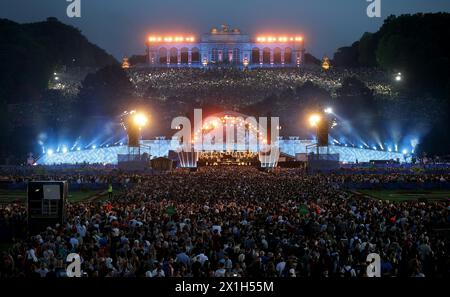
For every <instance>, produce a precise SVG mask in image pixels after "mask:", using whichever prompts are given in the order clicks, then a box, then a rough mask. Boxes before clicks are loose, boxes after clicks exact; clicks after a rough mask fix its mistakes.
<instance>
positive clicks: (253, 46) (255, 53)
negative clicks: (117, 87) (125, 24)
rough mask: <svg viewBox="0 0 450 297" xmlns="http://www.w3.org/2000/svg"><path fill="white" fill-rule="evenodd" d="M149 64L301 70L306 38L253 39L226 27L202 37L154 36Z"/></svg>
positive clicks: (267, 36)
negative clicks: (298, 68)
mask: <svg viewBox="0 0 450 297" xmlns="http://www.w3.org/2000/svg"><path fill="white" fill-rule="evenodd" d="M146 45H147V62H148V64H149V65H150V66H153V67H162V66H166V67H167V66H169V67H177V66H178V67H210V66H227V65H228V66H235V67H243V66H244V67H247V66H248V67H250V68H255V67H299V66H301V65H302V64H303V61H304V53H305V47H304V38H303V37H302V36H299V35H295V36H294V35H289V34H264V35H260V36H256V37H254V38H253V37H250V36H249V35H247V34H244V33H242V32H241V30H239V29H230V28H229V27H228V26H225V25H222V27H221V29H220V30H219V29H217V28H212V29H211V31H210V32H209V33H206V34H203V35H201V36H200V37H196V36H193V35H188V36H186V35H177V34H175V35H170V36H161V35H158V34H155V35H150V36H149V37H148V39H147V42H146Z"/></svg>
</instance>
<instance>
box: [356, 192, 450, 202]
mask: <svg viewBox="0 0 450 297" xmlns="http://www.w3.org/2000/svg"><path fill="white" fill-rule="evenodd" d="M358 192H360V193H362V194H364V195H368V196H371V197H374V198H377V199H383V200H391V201H406V200H417V199H421V198H423V199H427V200H441V199H450V191H448V190H358Z"/></svg>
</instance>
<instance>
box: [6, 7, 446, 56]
mask: <svg viewBox="0 0 450 297" xmlns="http://www.w3.org/2000/svg"><path fill="white" fill-rule="evenodd" d="M381 3H382V5H381V6H382V17H381V18H369V17H367V15H366V7H367V5H368V4H369V3H368V2H367V1H366V0H228V1H223V0H161V1H156V0H123V1H122V0H81V4H82V7H81V13H82V15H81V18H73V19H71V18H68V17H67V15H66V7H67V5H68V4H69V3H68V2H66V0H1V1H0V18H8V19H11V20H13V21H17V22H35V21H41V20H45V19H46V18H47V17H49V16H55V17H57V18H58V19H59V20H61V21H62V22H64V23H68V24H71V25H73V26H75V27H77V28H79V29H81V30H82V32H83V34H85V35H86V36H87V38H88V39H89V40H90V41H92V42H93V43H95V44H97V45H99V46H100V47H102V48H104V49H105V50H107V51H108V52H109V53H111V54H113V55H114V56H115V57H116V58H118V59H121V58H122V57H123V56H125V55H127V56H130V55H132V54H141V53H143V52H144V41H145V39H146V36H147V35H148V34H149V33H161V34H164V33H167V34H170V33H172V34H175V33H185V34H193V35H194V36H198V35H199V34H201V33H205V32H208V31H209V29H210V28H211V27H220V25H221V24H229V25H230V26H231V27H233V28H235V27H236V28H240V29H241V31H243V32H245V33H249V34H250V35H252V36H255V35H257V34H258V33H273V34H282V33H286V34H289V33H290V34H302V35H303V36H304V37H305V42H306V43H305V45H306V48H307V51H309V52H311V53H313V54H314V55H315V56H317V57H319V58H321V57H322V56H323V55H325V54H327V55H329V56H332V54H333V53H334V51H335V50H336V49H337V48H338V47H341V46H345V45H350V44H351V43H352V42H354V41H356V40H357V39H359V37H361V35H362V34H363V33H364V32H366V31H369V32H374V31H376V30H377V29H378V28H379V27H380V26H381V25H382V23H383V19H384V18H386V17H387V16H389V15H391V14H396V15H398V14H402V13H416V12H438V11H444V12H450V1H449V0H381Z"/></svg>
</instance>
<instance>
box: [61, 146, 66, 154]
mask: <svg viewBox="0 0 450 297" xmlns="http://www.w3.org/2000/svg"><path fill="white" fill-rule="evenodd" d="M62 152H63V154H66V153H67V147H65V146H64V147H63V148H62Z"/></svg>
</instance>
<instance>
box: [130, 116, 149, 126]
mask: <svg viewBox="0 0 450 297" xmlns="http://www.w3.org/2000/svg"><path fill="white" fill-rule="evenodd" d="M133 122H134V124H135V125H136V126H138V127H139V128H142V127H144V126H145V125H146V124H147V122H148V119H147V117H146V116H145V115H144V114H142V113H137V114H135V115H134V117H133Z"/></svg>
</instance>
